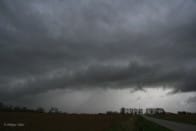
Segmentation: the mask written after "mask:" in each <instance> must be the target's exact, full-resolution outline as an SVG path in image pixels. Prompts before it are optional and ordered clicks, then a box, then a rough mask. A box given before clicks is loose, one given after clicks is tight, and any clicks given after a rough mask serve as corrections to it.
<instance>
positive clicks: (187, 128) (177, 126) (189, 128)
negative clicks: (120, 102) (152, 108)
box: [143, 116, 196, 131]
mask: <svg viewBox="0 0 196 131" xmlns="http://www.w3.org/2000/svg"><path fill="white" fill-rule="evenodd" d="M143 117H144V118H145V119H147V120H149V121H152V122H155V123H157V124H159V125H161V126H164V127H166V128H168V129H171V130H173V131H196V126H195V125H189V124H184V123H178V122H173V121H168V120H161V119H156V118H152V117H148V116H143Z"/></svg>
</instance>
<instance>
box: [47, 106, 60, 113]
mask: <svg viewBox="0 0 196 131" xmlns="http://www.w3.org/2000/svg"><path fill="white" fill-rule="evenodd" d="M49 113H60V111H59V109H58V108H56V107H51V108H50V110H49Z"/></svg>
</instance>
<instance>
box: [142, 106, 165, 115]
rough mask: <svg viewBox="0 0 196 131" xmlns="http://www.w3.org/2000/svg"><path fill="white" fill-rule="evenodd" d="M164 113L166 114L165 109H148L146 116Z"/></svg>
mask: <svg viewBox="0 0 196 131" xmlns="http://www.w3.org/2000/svg"><path fill="white" fill-rule="evenodd" d="M163 113H165V110H164V109H163V108H146V114H150V115H154V114H163Z"/></svg>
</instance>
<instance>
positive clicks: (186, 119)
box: [152, 114, 196, 125]
mask: <svg viewBox="0 0 196 131" xmlns="http://www.w3.org/2000/svg"><path fill="white" fill-rule="evenodd" d="M152 117H155V118H158V119H165V120H170V121H175V122H182V123H187V124H193V125H196V114H184V115H183V114H163V115H161V114H159V115H153V116H152Z"/></svg>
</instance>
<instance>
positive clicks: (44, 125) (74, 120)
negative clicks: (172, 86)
mask: <svg viewBox="0 0 196 131" xmlns="http://www.w3.org/2000/svg"><path fill="white" fill-rule="evenodd" d="M3 123H24V125H25V126H24V127H4V126H3ZM0 131H169V130H167V129H166V128H163V127H161V126H159V125H157V124H155V123H152V122H149V121H147V120H145V119H144V118H142V117H141V116H131V115H120V114H116V115H115V114H114V115H105V114H102V115H96V114H94V115H88V114H72V115H71V114H48V113H31V112H0Z"/></svg>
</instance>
